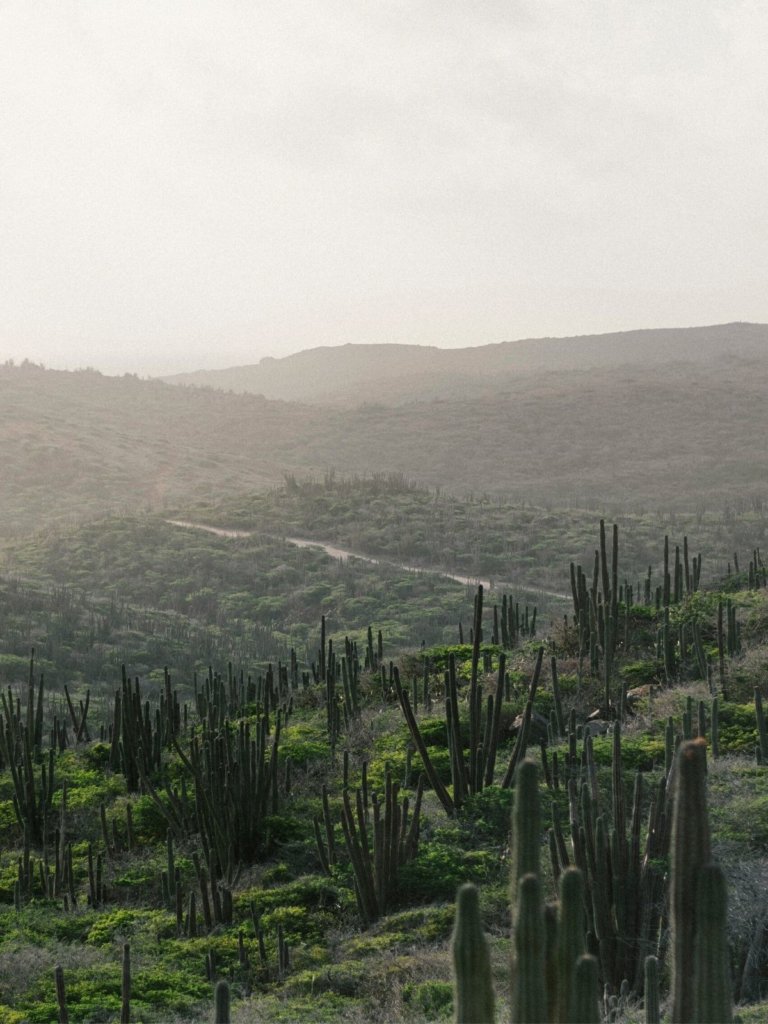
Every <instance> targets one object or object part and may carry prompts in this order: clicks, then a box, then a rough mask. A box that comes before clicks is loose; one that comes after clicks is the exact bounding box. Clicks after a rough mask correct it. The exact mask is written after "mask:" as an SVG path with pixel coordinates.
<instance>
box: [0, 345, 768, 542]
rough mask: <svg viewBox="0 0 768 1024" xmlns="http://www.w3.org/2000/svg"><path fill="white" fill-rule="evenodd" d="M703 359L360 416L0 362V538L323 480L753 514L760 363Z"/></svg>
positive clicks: (767, 428) (558, 502)
mask: <svg viewBox="0 0 768 1024" xmlns="http://www.w3.org/2000/svg"><path fill="white" fill-rule="evenodd" d="M755 330H757V329H755ZM761 330H762V329H761ZM747 334H748V335H750V336H751V334H750V332H749V331H748V332H747ZM716 351H719V350H716V349H714V348H712V349H711V350H709V356H708V357H707V358H703V359H702V360H701V361H699V362H695V363H693V362H680V361H676V362H665V363H661V362H660V363H658V364H650V365H639V364H638V365H634V366H625V365H621V366H613V367H611V366H605V367H600V368H593V369H583V368H581V369H573V370H568V371H565V370H563V369H562V368H560V367H557V366H551V367H549V368H548V369H547V370H546V371H544V372H539V371H537V372H533V371H532V372H531V373H529V374H527V375H522V376H517V377H514V378H511V377H510V378H507V379H506V380H505V379H504V378H502V377H501V376H499V375H495V376H494V377H493V379H492V380H491V381H489V382H487V384H486V385H485V393H484V394H483V395H482V397H472V396H471V395H470V394H468V393H467V392H468V391H470V390H471V389H469V388H466V389H464V393H462V394H461V395H460V396H458V397H448V396H445V397H439V398H432V399H429V398H427V397H424V398H419V399H418V400H414V401H411V402H409V403H407V404H403V405H400V406H389V405H387V404H382V403H379V402H378V401H377V400H376V399H377V396H378V395H379V393H380V389H379V388H374V389H371V388H365V389H364V393H365V395H364V397H366V398H368V399H369V400H370V401H369V403H368V404H364V405H359V404H356V403H354V402H349V403H346V404H345V405H343V406H334V407H320V406H311V405H306V404H300V403H289V402H285V401H279V400H271V399H265V398H262V397H260V396H257V395H247V394H242V395H233V394H229V393H226V392H219V391H215V390H212V389H211V390H208V389H188V388H178V387H173V386H171V385H169V384H165V383H162V382H160V381H144V380H139V379H138V378H135V377H130V376H125V377H105V376H102V375H101V374H98V373H95V372H93V371H90V372H89V371H84V372H77V373H67V372H60V371H52V370H44V369H41V368H39V367H34V366H29V365H26V366H21V367H13V366H7V365H6V366H4V367H2V368H0V473H2V478H3V483H4V486H3V488H2V489H1V490H0V538H3V537H8V536H10V535H16V536H18V535H22V534H26V533H28V532H29V531H30V530H35V529H38V528H43V527H45V526H46V525H48V524H51V523H68V522H73V521H82V520H84V519H88V518H93V517H94V516H98V515H100V514H102V513H103V512H105V511H112V512H114V511H118V510H130V511H139V510H155V511H157V510H163V509H168V508H171V507H174V508H175V507H178V506H180V505H186V504H190V503H192V502H196V501H201V500H205V501H208V502H210V501H214V500H218V499H221V498H223V497H227V496H232V495H238V494H248V493H251V492H253V491H254V490H262V489H265V488H268V487H270V486H274V485H276V484H279V483H281V482H282V480H283V479H284V478H285V477H286V476H294V477H298V478H306V477H307V476H314V477H316V478H318V477H319V478H322V477H324V476H325V475H326V474H327V473H329V472H330V471H336V472H337V473H338V474H339V475H344V476H349V475H352V474H371V473H377V474H382V473H383V474H393V473H394V474H400V475H402V476H404V477H406V478H408V479H409V480H417V481H420V482H422V483H424V484H426V485H428V486H430V487H434V488H440V489H442V490H444V491H447V492H450V493H453V494H456V495H462V494H466V493H467V492H474V493H475V494H485V495H497V496H504V497H506V498H508V499H510V500H511V501H513V502H514V503H517V504H522V503H525V502H528V503H532V504H536V505H540V506H552V507H558V508H562V507H566V506H570V507H581V508H587V509H592V510H606V511H611V512H613V511H616V512H619V511H622V510H628V509H632V510H634V511H636V512H641V511H648V510H651V511H659V510H660V511H670V510H688V511H691V510H699V511H701V510H709V511H718V512H720V511H722V510H723V509H725V508H735V507H736V506H737V505H738V506H743V507H749V506H752V505H754V506H755V507H761V503H762V502H763V501H764V500H765V498H766V484H765V480H766V478H768V449H766V447H765V445H764V444H762V439H763V438H764V437H766V436H768V404H766V402H765V395H766V393H768V355H766V354H763V355H757V354H754V352H753V354H751V355H747V354H745V353H744V351H742V354H741V355H737V354H736V352H735V350H733V351H732V352H730V354H729V355H728V356H727V357H725V356H724V355H723V354H722V353H721V354H720V355H719V356H716V354H715V353H716ZM414 380H417V381H418V380H421V381H422V383H421V384H419V388H420V389H421V390H423V391H424V392H425V394H426V392H427V391H428V388H427V386H426V384H425V383H424V379H423V378H414Z"/></svg>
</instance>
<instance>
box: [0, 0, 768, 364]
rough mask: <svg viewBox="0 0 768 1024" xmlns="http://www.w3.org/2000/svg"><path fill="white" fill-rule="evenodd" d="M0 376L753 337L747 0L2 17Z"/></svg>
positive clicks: (481, 2) (84, 7) (758, 183)
mask: <svg viewBox="0 0 768 1024" xmlns="http://www.w3.org/2000/svg"><path fill="white" fill-rule="evenodd" d="M0 39H2V49H1V56H0V97H2V98H1V99H0V235H1V237H2V247H1V249H0V358H9V357H13V358H15V359H17V360H19V359H21V358H24V357H25V356H26V357H29V358H31V359H33V360H35V361H43V362H45V363H46V365H50V366H61V367H70V368H73V367H77V366H85V365H89V364H90V365H93V366H96V367H97V368H99V369H102V370H104V371H105V372H123V371H126V370H129V371H137V372H139V373H146V374H150V373H161V372H170V371H173V370H180V369H191V368H199V367H214V366H228V365H233V364H238V363H248V362H255V361H257V360H258V359H259V358H260V357H261V356H262V355H283V354H287V353H289V352H293V351H298V350H299V349H302V348H308V347H311V346H314V345H327V344H340V343H345V342H350V341H355V342H382V341H397V342H417V343H425V344H437V345H446V346H458V345H476V344H483V343H486V342H495V341H502V340H508V339H513V338H521V337H531V336H534V337H535V336H542V335H569V334H579V333H581V334H584V333H594V332H600V331H608V330H617V329H623V328H634V327H652V326H687V325H693V324H705V323H715V322H723V321H728V320H755V321H768V287H767V285H768V280H767V278H768V200H767V199H766V193H767V191H768V166H767V164H768V130H767V129H768V62H767V61H766V59H765V53H766V46H768V5H765V4H763V3H761V2H759V0H755V2H738V0H721V2H718V0H695V2H694V0H690V2H686V0H665V2H653V0H587V2H582V0H506V2H496V0H473V2H470V0H424V2H419V0H391V2H389V0H376V2H369V0H320V2H317V0H314V2H292V0H274V2H272V0H262V2H256V0H249V2H244V0H210V2H208V0H180V2H171V0H146V2H144V0H122V2H110V0H79V2H67V0H55V2H36V0H3V2H1V3H0Z"/></svg>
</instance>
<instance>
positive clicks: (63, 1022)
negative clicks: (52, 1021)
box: [53, 965, 69, 1024]
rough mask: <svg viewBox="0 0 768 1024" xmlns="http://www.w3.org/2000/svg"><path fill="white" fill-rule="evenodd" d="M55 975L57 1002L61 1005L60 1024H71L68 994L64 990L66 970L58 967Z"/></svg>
mask: <svg viewBox="0 0 768 1024" xmlns="http://www.w3.org/2000/svg"><path fill="white" fill-rule="evenodd" d="M53 973H54V978H55V979H56V1002H57V1003H58V1004H59V1024H69V1014H68V1012H67V992H66V989H65V988H64V970H63V968H62V967H61V965H57V967H56V969H55V970H54V972H53Z"/></svg>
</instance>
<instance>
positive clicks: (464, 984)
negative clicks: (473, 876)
mask: <svg viewBox="0 0 768 1024" xmlns="http://www.w3.org/2000/svg"><path fill="white" fill-rule="evenodd" d="M451 951H452V954H453V970H454V988H455V998H454V1020H455V1022H456V1024H486V1022H487V1021H493V1019H494V996H493V983H492V981H491V957H490V951H489V948H488V942H487V940H486V938H485V935H484V934H483V929H482V925H481V923H480V904H479V900H478V892H477V889H476V888H475V886H474V885H471V884H468V885H463V886H462V887H461V888H460V889H459V892H458V895H457V897H456V921H455V925H454V930H453V938H452V940H451Z"/></svg>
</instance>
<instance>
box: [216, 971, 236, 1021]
mask: <svg viewBox="0 0 768 1024" xmlns="http://www.w3.org/2000/svg"><path fill="white" fill-rule="evenodd" d="M213 1002H214V1015H213V1021H214V1024H230V1021H231V1020H232V1017H231V1016H230V1013H229V983H228V982H226V981H224V980H221V981H217V982H216V988H215V989H214V996H213Z"/></svg>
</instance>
